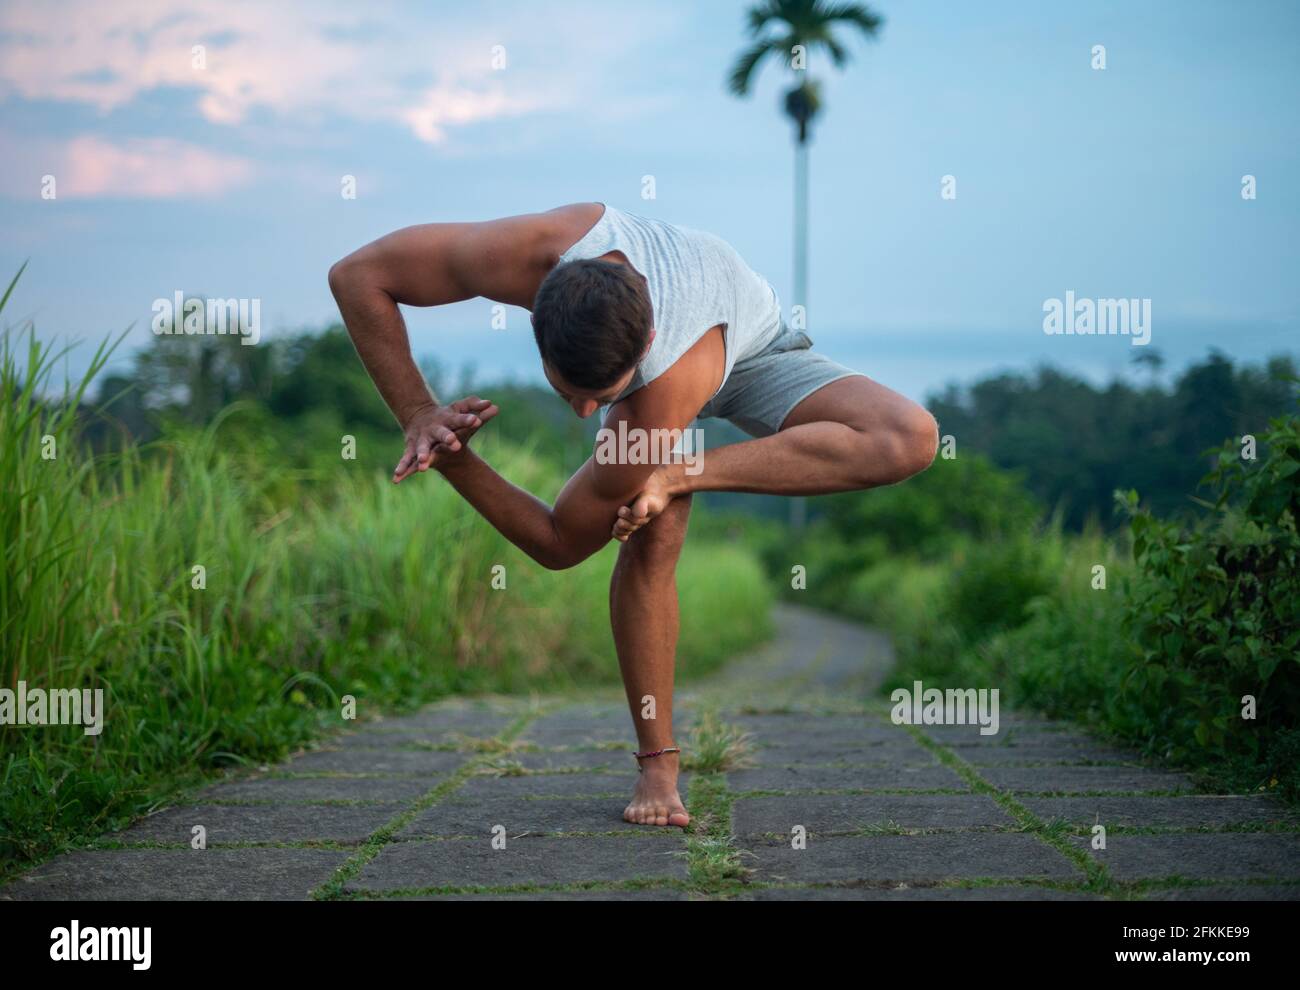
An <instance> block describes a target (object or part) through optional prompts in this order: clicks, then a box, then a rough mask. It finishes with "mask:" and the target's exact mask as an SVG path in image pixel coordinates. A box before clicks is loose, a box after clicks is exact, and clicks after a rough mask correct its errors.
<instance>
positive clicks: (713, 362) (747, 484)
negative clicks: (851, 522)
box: [329, 203, 938, 826]
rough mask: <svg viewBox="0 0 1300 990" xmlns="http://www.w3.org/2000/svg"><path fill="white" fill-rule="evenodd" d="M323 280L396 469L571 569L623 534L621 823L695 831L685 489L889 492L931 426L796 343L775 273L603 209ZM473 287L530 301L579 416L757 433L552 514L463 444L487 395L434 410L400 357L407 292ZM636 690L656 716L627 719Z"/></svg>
mask: <svg viewBox="0 0 1300 990" xmlns="http://www.w3.org/2000/svg"><path fill="white" fill-rule="evenodd" d="M329 282H330V288H331V290H332V291H333V293H334V297H335V299H336V300H337V301H338V305H339V311H340V312H341V313H342V316H343V320H344V322H345V324H346V325H347V328H348V332H349V333H350V334H351V336H352V340H353V342H354V343H355V345H356V348H357V352H358V354H359V355H360V357H361V360H362V362H363V363H364V364H365V367H366V370H367V371H368V372H369V374H370V377H371V378H372V379H373V380H374V383H375V385H376V387H377V388H378V389H379V392H380V394H381V395H382V396H383V398H384V401H385V402H387V404H388V407H389V408H390V409H391V410H392V411H393V414H394V415H395V416H396V417H397V420H398V422H399V423H400V424H401V427H402V429H403V431H404V433H405V436H406V449H405V451H404V453H403V454H402V457H401V459H400V460H399V461H398V462H397V467H396V469H395V470H394V473H393V481H394V482H400V481H402V480H403V479H405V478H408V477H410V476H411V475H412V474H415V473H418V472H422V471H428V470H430V469H433V470H436V471H438V472H440V473H441V474H442V475H443V477H445V478H446V479H447V481H448V482H450V483H451V485H452V486H453V487H454V488H455V489H456V491H458V492H459V493H460V494H461V495H462V496H463V497H464V498H465V500H466V501H468V502H469V503H470V504H471V505H472V506H473V507H474V508H475V509H476V510H477V511H478V512H479V513H480V514H481V515H482V516H483V518H485V519H486V520H487V521H488V522H489V523H491V524H492V525H493V526H495V527H496V528H497V529H498V530H499V531H500V532H501V533H502V535H504V536H505V537H506V538H507V539H509V540H510V541H511V542H512V543H514V544H515V545H516V546H518V547H519V548H520V549H521V550H523V551H524V552H525V553H527V554H528V555H529V556H530V557H532V558H533V559H534V560H535V561H537V562H538V563H540V564H542V565H543V566H544V567H547V568H552V569H561V568H567V567H572V566H574V565H575V564H577V563H579V562H581V561H583V560H585V559H586V558H587V557H589V556H591V555H592V554H593V553H595V552H596V551H597V550H599V549H600V548H601V547H602V546H604V545H605V543H606V542H607V541H608V540H609V539H610V538H611V536H612V537H613V538H614V539H617V540H619V541H621V542H622V546H621V547H620V549H619V556H618V562H617V564H616V565H615V568H614V573H613V577H612V579H611V582H610V593H609V601H610V622H611V624H612V626H613V632H614V644H615V647H616V649H617V652H618V662H619V667H620V670H621V672H622V675H623V684H624V687H625V689H626V691H627V698H628V703H629V705H630V706H631V709H632V713H633V721H634V723H635V725H636V734H637V740H638V742H639V744H640V749H641V753H642V754H644V755H641V754H639V755H638V762H639V763H640V765H641V769H642V771H643V772H642V773H641V774H639V775H638V777H637V782H636V788H635V791H634V793H633V795H632V800H631V803H630V804H628V806H627V808H626V809H625V810H624V812H623V817H624V818H625V819H626V820H627V821H629V822H635V823H638V824H642V825H679V826H680V825H686V824H687V823H688V821H689V818H688V816H687V814H686V809H685V807H684V806H683V804H682V800H681V797H680V795H679V794H678V792H677V770H678V754H677V753H676V752H675V751H674V750H675V743H674V741H673V730H672V726H673V720H672V716H673V712H672V698H673V667H674V661H675V654H676V648H677V633H678V601H677V585H676V579H675V573H676V566H677V558H678V555H679V553H680V552H681V548H682V543H683V540H684V539H685V537H686V521H687V516H688V514H689V512H690V505H691V495H692V493H694V492H697V491H731V492H759V493H764V494H771V495H820V494H824V493H829V492H843V491H856V490H859V489H866V488H873V487H876V486H878V485H889V484H894V483H895V482H899V481H902V480H903V479H904V478H907V477H910V476H911V475H914V474H916V473H917V472H918V471H922V470H924V469H925V468H926V467H927V466H928V465H929V464H930V463H931V461H932V460H933V459H934V455H935V450H936V447H937V443H938V430H937V428H936V425H935V421H934V419H933V417H931V415H930V414H929V413H928V412H926V410H925V409H923V408H922V407H921V406H919V405H917V404H916V403H914V402H912V401H911V400H909V399H906V398H904V397H903V396H901V395H899V394H898V393H896V392H893V391H891V390H890V389H888V388H886V387H885V386H883V385H881V384H879V383H877V382H875V381H872V380H871V379H870V378H867V377H866V376H864V375H861V374H858V373H856V372H853V371H851V370H849V369H848V368H845V367H842V366H841V365H838V364H835V363H834V362H832V361H830V360H828V359H827V358H825V357H823V356H822V355H820V354H816V353H814V352H813V351H811V350H810V349H809V348H810V346H811V344H812V341H811V340H810V339H809V338H808V336H807V335H806V334H804V333H802V332H799V331H796V330H792V329H790V328H789V327H787V325H786V323H785V321H784V320H783V319H782V315H781V309H780V305H779V303H778V301H777V298H776V294H775V293H774V292H773V291H772V288H771V286H769V285H768V283H767V282H766V281H764V279H763V278H762V277H761V276H759V275H757V274H756V273H755V272H753V271H752V270H751V269H750V268H749V266H748V265H746V264H745V262H744V261H743V260H742V259H741V257H740V256H739V255H738V254H737V253H736V251H735V250H734V249H732V248H731V247H730V246H729V245H728V244H727V243H726V242H724V241H722V240H721V239H719V238H717V237H714V236H712V235H710V234H704V233H700V232H698V231H693V230H688V229H686V228H682V227H676V226H673V225H671V224H668V223H664V222H662V221H659V220H650V219H646V218H644V217H639V216H635V215H633V214H630V213H625V212H622V211H621V210H617V209H615V208H613V207H610V206H605V205H604V204H601V203H579V204H574V205H572V206H563V207H560V208H559V209H555V210H551V211H549V212H546V213H537V214H530V215H526V216H516V217H507V218H505V219H501V220H492V221H488V222H485V223H434V224H423V225H420V226H415V227H407V228H404V229H402V230H398V231H395V232H394V233H391V234H389V235H387V236H386V237H381V238H380V239H379V240H377V241H375V242H373V243H371V244H368V245H366V246H365V247H362V248H360V249H359V250H357V251H355V252H354V253H352V254H350V255H348V256H347V257H346V258H344V259H343V260H342V261H339V262H338V263H336V264H335V265H334V266H333V267H332V268H331V269H330V273H329ZM475 297H484V298H487V299H490V300H493V301H495V302H499V303H507V304H510V305H514V306H520V307H523V308H524V309H528V310H531V311H532V314H533V317H532V318H533V331H534V336H535V337H536V340H537V346H538V350H539V351H540V352H541V359H542V369H543V372H544V374H545V375H546V378H547V380H548V381H549V382H550V384H551V386H552V387H553V388H554V389H555V391H556V392H557V393H559V395H560V397H561V398H563V399H564V400H565V401H566V402H567V403H568V404H569V405H570V406H572V407H573V411H574V412H575V413H577V414H578V415H579V416H581V417H587V416H590V415H592V414H593V413H595V412H596V411H597V410H598V409H600V408H602V407H607V408H606V410H605V417H604V425H605V426H606V427H609V428H611V429H613V430H615V431H618V430H620V429H621V428H626V430H627V435H636V434H635V433H634V431H645V433H644V434H643V435H650V436H656V435H660V434H659V433H658V432H656V431H664V430H682V431H685V430H686V429H687V428H688V427H689V426H690V424H691V423H692V422H693V421H694V420H696V419H697V418H699V419H707V418H709V417H720V418H723V419H727V420H730V421H731V422H732V423H735V424H736V425H737V426H739V427H740V428H741V429H743V430H745V431H746V432H747V433H749V434H750V435H751V436H752V437H754V438H755V439H752V440H747V441H745V442H742V443H736V444H731V445H729V446H724V447H719V448H716V449H713V450H710V451H708V453H707V455H705V456H703V457H702V458H701V459H700V460H699V462H698V463H695V464H692V465H691V468H690V470H688V469H687V466H686V465H683V464H682V463H679V462H671V460H672V459H670V462H669V463H645V462H644V459H642V458H626V457H623V458H614V459H612V460H611V459H610V458H604V457H602V458H591V459H589V460H588V461H587V462H586V463H585V464H584V465H583V466H582V467H581V468H580V469H579V470H578V471H577V473H575V474H574V475H573V477H572V478H570V479H569V481H568V482H567V483H566V484H565V486H564V488H563V490H562V491H561V492H560V494H559V497H558V498H557V499H556V502H555V505H554V506H553V507H552V506H548V505H546V504H545V503H544V502H542V501H540V500H539V499H537V498H534V497H533V496H532V495H530V494H529V493H528V492H526V491H523V490H522V489H520V488H517V487H516V486H514V485H512V484H510V483H509V482H507V481H506V480H505V479H504V478H502V477H501V476H500V475H498V474H497V473H496V472H495V471H493V470H492V468H491V467H489V466H488V465H487V464H486V463H485V462H484V461H483V460H482V458H480V457H478V455H477V454H475V453H474V452H473V451H472V450H471V449H470V447H469V439H470V437H472V436H473V434H474V432H475V431H476V430H478V428H479V427H480V426H482V424H483V423H484V422H486V421H487V420H488V419H490V418H491V417H492V416H494V415H496V412H497V408H496V406H494V405H492V404H491V403H490V402H487V401H486V400H482V399H478V398H477V397H471V398H467V399H461V400H459V401H457V402H452V403H448V404H446V405H443V404H441V403H440V400H439V399H438V398H437V397H436V396H434V395H433V394H432V393H431V392H430V390H429V387H428V385H427V384H426V383H425V381H424V378H423V377H422V376H421V374H420V372H419V370H418V369H417V368H416V365H415V362H414V361H413V359H412V357H411V349H410V343H409V341H408V339H407V334H406V326H405V323H404V321H403V319H402V315H401V312H400V311H399V309H398V305H399V304H405V305H409V306H441V305H445V304H447V303H453V302H459V301H461V300H466V299H472V298H475ZM697 453H698V452H697ZM647 695H650V696H653V698H654V699H655V701H656V709H657V711H656V715H657V717H656V718H654V719H642V718H640V717H638V716H639V714H640V711H641V708H642V704H643V702H642V699H643V698H644V697H646V696H647ZM665 750H668V752H664V751H665Z"/></svg>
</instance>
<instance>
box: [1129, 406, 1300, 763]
mask: <svg viewBox="0 0 1300 990" xmlns="http://www.w3.org/2000/svg"><path fill="white" fill-rule="evenodd" d="M1258 441H1259V448H1260V449H1259V455H1260V456H1259V457H1258V458H1257V459H1256V460H1253V461H1251V460H1245V459H1244V458H1243V457H1242V456H1241V449H1240V446H1239V444H1237V443H1236V442H1235V441H1229V442H1228V443H1226V444H1225V445H1224V447H1223V449H1222V450H1221V451H1220V452H1219V457H1218V464H1217V466H1216V467H1215V469H1214V470H1213V471H1212V472H1211V473H1210V474H1209V475H1208V476H1207V478H1206V482H1207V483H1208V484H1210V485H1211V486H1212V487H1213V489H1214V501H1213V503H1212V505H1210V506H1209V512H1208V516H1207V517H1206V518H1203V519H1202V520H1200V521H1198V523H1197V524H1196V525H1194V526H1191V527H1186V526H1180V525H1178V524H1176V523H1171V522H1165V521H1162V520H1159V519H1157V518H1155V517H1154V516H1153V515H1152V514H1151V513H1150V512H1148V511H1145V510H1143V509H1141V508H1139V506H1138V498H1137V494H1136V493H1135V492H1129V493H1128V494H1127V495H1125V496H1122V497H1121V504H1122V506H1123V507H1124V509H1125V510H1126V511H1127V512H1128V513H1129V516H1130V526H1131V529H1132V538H1133V554H1134V558H1135V562H1136V564H1137V570H1136V572H1135V574H1134V576H1133V580H1132V581H1131V582H1130V583H1129V585H1128V587H1127V588H1126V615H1125V628H1126V629H1127V630H1128V631H1129V633H1130V634H1131V636H1132V637H1133V644H1134V653H1135V656H1134V660H1133V663H1132V665H1131V668H1130V670H1129V673H1128V676H1127V677H1126V679H1125V688H1126V689H1127V690H1128V691H1130V692H1134V693H1137V694H1140V695H1142V696H1143V698H1144V699H1146V702H1147V707H1148V708H1149V709H1150V710H1151V712H1152V715H1153V718H1159V719H1160V725H1161V730H1162V733H1163V734H1165V735H1167V736H1168V738H1170V739H1172V740H1174V741H1175V742H1176V744H1177V745H1176V748H1175V755H1176V756H1186V755H1190V754H1192V753H1194V752H1196V751H1226V752H1228V753H1231V754H1233V755H1236V756H1241V757H1244V758H1248V759H1252V760H1256V761H1260V760H1262V761H1264V762H1265V763H1268V762H1271V761H1270V759H1269V750H1270V748H1271V747H1272V746H1273V745H1275V744H1281V743H1280V739H1279V737H1280V736H1281V734H1283V733H1287V732H1294V730H1295V729H1296V727H1297V725H1300V566H1297V565H1300V537H1297V533H1296V520H1297V518H1298V517H1300V416H1291V417H1287V418H1282V419H1278V420H1275V421H1274V422H1273V424H1272V426H1271V428H1270V429H1269V430H1268V431H1267V432H1266V433H1264V434H1262V435H1261V436H1260V437H1259V438H1258ZM1245 696H1251V697H1253V698H1254V699H1255V700H1256V706H1257V709H1256V716H1255V718H1254V719H1245V718H1243V717H1242V709H1243V698H1244V697H1245ZM1295 773H1296V771H1295V768H1294V766H1293V767H1292V768H1291V772H1290V774H1288V775H1287V776H1288V778H1289V780H1290V782H1289V783H1288V784H1287V785H1286V786H1288V787H1292V788H1293V787H1294V786H1295V783H1296V781H1295V779H1294V778H1295Z"/></svg>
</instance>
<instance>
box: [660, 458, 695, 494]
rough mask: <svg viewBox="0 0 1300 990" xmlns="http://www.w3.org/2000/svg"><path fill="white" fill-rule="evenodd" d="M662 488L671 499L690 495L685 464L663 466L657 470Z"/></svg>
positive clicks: (688, 478)
mask: <svg viewBox="0 0 1300 990" xmlns="http://www.w3.org/2000/svg"><path fill="white" fill-rule="evenodd" d="M659 474H660V477H661V479H662V480H663V483H664V488H665V489H667V491H668V494H669V495H671V496H672V497H673V498H677V497H678V496H681V495H689V494H690V493H691V478H690V475H688V474H687V473H686V465H685V464H664V465H662V466H661V467H660V468H659Z"/></svg>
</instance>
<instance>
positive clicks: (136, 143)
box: [52, 136, 253, 199]
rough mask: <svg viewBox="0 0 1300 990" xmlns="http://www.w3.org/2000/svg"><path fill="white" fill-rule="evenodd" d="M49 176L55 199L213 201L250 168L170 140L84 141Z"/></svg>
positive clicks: (243, 161) (246, 175) (239, 160)
mask: <svg viewBox="0 0 1300 990" xmlns="http://www.w3.org/2000/svg"><path fill="white" fill-rule="evenodd" d="M52 174H53V175H54V177H55V179H56V181H57V182H58V193H59V196H60V197H64V196H67V197H70V198H91V197H104V196H120V197H126V198H132V199H178V198H181V197H204V196H216V195H219V194H220V193H223V192H225V191H226V190H227V189H230V188H233V187H235V186H239V185H243V184H244V183H246V182H248V181H249V179H250V178H251V177H252V174H253V166H252V163H251V162H249V161H247V160H246V159H243V158H237V157H234V156H232V155H223V154H219V153H217V152H212V151H207V150H205V149H203V148H200V147H197V146H196V145H192V144H186V143H185V142H183V141H177V140H174V139H172V138H142V139H136V140H132V141H127V142H123V143H121V144H112V143H110V142H108V141H105V140H103V139H101V138H97V137H89V136H86V137H79V138H74V139H73V140H72V141H70V142H68V144H67V145H66V146H65V147H64V148H63V153H62V165H61V167H60V168H58V169H57V170H56V171H55V172H53V173H52Z"/></svg>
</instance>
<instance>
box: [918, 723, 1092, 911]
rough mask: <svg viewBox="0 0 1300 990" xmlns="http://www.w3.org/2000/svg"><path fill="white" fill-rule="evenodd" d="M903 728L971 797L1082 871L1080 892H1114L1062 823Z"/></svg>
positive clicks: (946, 750) (921, 735) (923, 736)
mask: <svg viewBox="0 0 1300 990" xmlns="http://www.w3.org/2000/svg"><path fill="white" fill-rule="evenodd" d="M903 728H905V729H906V730H907V731H908V733H910V734H911V736H912V737H913V738H914V739H915V740H916V741H917V742H919V743H920V744H921V745H922V746H924V747H925V748H926V749H928V750H930V752H932V753H934V755H935V756H937V757H938V758H939V761H940V762H941V763H943V765H944V766H946V767H948V768H949V769H950V770H952V771H953V772H955V773H957V774H958V775H960V776H961V777H962V779H963V780H965V781H966V782H967V783H968V784H969V785H970V788H971V790H972V791H973V792H974V793H976V794H984V795H987V796H988V797H990V798H992V799H993V800H994V801H995V802H997V804H998V805H999V806H1001V808H1002V809H1003V810H1004V811H1006V812H1007V814H1009V815H1011V817H1012V818H1014V819H1015V821H1016V823H1017V824H1018V825H1020V826H1021V828H1022V829H1023V831H1025V832H1027V833H1030V834H1032V835H1034V836H1035V837H1036V838H1037V839H1039V840H1040V841H1042V842H1044V843H1046V844H1047V845H1049V846H1051V847H1052V848H1053V849H1055V850H1056V851H1057V852H1059V853H1060V854H1061V855H1063V856H1065V857H1066V858H1067V859H1068V860H1070V861H1071V862H1072V863H1074V864H1075V865H1076V866H1078V867H1079V868H1080V869H1081V870H1083V872H1084V875H1085V876H1086V877H1087V878H1088V879H1087V882H1086V883H1085V884H1084V887H1083V889H1085V890H1088V891H1091V892H1093V893H1097V894H1108V893H1110V892H1111V891H1112V890H1114V889H1115V881H1114V880H1113V879H1112V878H1111V876H1110V874H1109V873H1108V872H1107V870H1106V868H1105V867H1104V866H1102V865H1101V864H1100V863H1098V862H1097V861H1096V860H1095V859H1093V858H1092V857H1091V856H1089V855H1088V854H1087V853H1086V852H1084V851H1083V850H1081V849H1079V848H1078V847H1077V846H1075V845H1074V844H1073V843H1071V842H1069V841H1067V839H1066V836H1067V834H1068V832H1069V830H1068V828H1067V827H1066V825H1065V823H1064V822H1062V821H1059V820H1057V821H1053V822H1050V823H1048V822H1044V821H1042V820H1041V819H1040V818H1038V817H1037V816H1036V815H1035V814H1034V813H1033V812H1031V811H1030V810H1029V809H1028V808H1026V807H1025V806H1024V805H1023V804H1021V803H1020V802H1019V801H1017V800H1016V799H1015V798H1014V797H1012V796H1011V795H1010V794H1007V793H1006V792H1005V791H1001V790H999V789H998V788H996V787H994V786H993V785H992V784H990V783H988V782H987V781H986V780H985V779H984V778H983V777H981V776H980V775H979V772H978V771H977V770H976V768H975V767H973V766H971V765H970V764H969V763H967V762H966V761H965V760H963V759H962V758H961V757H960V756H958V755H957V754H956V753H954V752H953V751H952V749H950V748H949V747H947V746H944V745H941V744H940V743H937V742H935V741H934V740H932V739H931V738H930V737H929V736H927V735H926V734H925V733H924V732H922V731H921V730H920V729H919V728H917V727H916V726H913V725H907V726H903Z"/></svg>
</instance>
